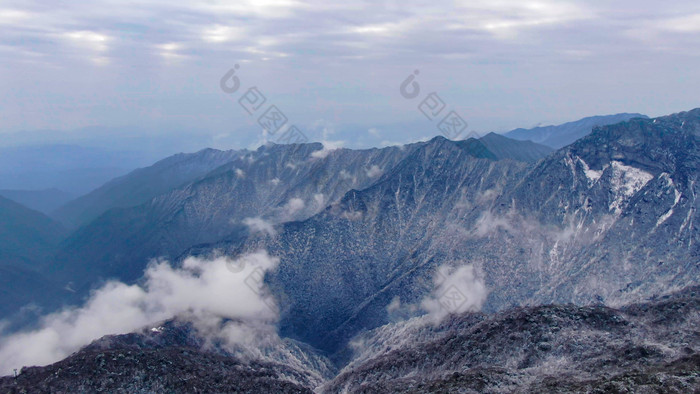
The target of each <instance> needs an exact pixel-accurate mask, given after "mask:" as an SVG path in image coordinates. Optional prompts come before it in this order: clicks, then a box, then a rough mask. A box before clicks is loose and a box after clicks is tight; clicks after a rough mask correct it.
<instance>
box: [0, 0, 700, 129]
mask: <svg viewBox="0 0 700 394" xmlns="http://www.w3.org/2000/svg"><path fill="white" fill-rule="evenodd" d="M698 32H700V5H698V4H697V2H691V1H676V2H671V3H657V2H648V1H643V2H638V1H634V2H633V1H627V0H624V1H620V2H614V3H610V2H603V1H588V2H583V1H554V0H540V1H525V2H523V1H510V0H495V1H455V2H451V3H449V4H445V5H442V4H438V3H435V2H422V1H401V2H399V1H385V2H364V1H354V2H342V3H340V2H339V3H335V4H334V3H330V2H323V1H309V2H300V1H295V0H264V1H250V0H249V1H236V2H230V1H209V2H188V3H172V2H166V1H160V0H147V1H140V2H132V1H112V0H98V1H95V2H90V3H64V4H62V5H60V6H57V5H55V3H54V2H46V1H22V2H19V1H13V0H10V1H6V2H3V4H2V5H0V58H2V62H0V63H1V64H2V65H0V108H1V109H0V116H2V118H3V120H4V122H3V123H4V124H3V125H2V127H1V130H0V131H16V130H21V129H39V128H49V129H73V128H79V127H82V126H87V125H95V124H102V125H107V126H125V125H142V126H143V125H145V127H146V128H153V129H156V128H172V127H175V126H178V127H187V128H192V129H201V130H203V131H204V132H207V133H210V134H212V133H213V135H217V136H220V137H221V138H223V139H224V140H226V141H230V140H231V137H232V136H231V134H232V133H233V134H234V137H235V138H233V140H236V141H240V140H251V141H252V140H255V137H254V136H251V135H250V133H254V134H256V133H258V131H257V130H256V126H255V119H254V118H251V117H248V116H247V114H246V113H245V112H243V110H242V109H241V108H239V107H238V106H237V104H236V103H235V101H234V100H229V97H227V96H226V95H225V94H223V93H222V92H221V91H220V90H219V89H218V79H219V78H220V76H221V75H222V74H223V73H224V72H226V71H227V70H228V69H230V68H231V67H232V65H233V64H235V63H238V64H240V65H241V69H240V76H241V80H242V82H243V85H244V88H248V87H251V86H258V87H259V88H260V89H261V91H263V92H264V93H265V94H266V96H267V97H268V99H269V102H270V103H274V104H276V105H277V106H278V107H280V108H281V109H282V110H283V111H284V112H285V113H286V115H287V116H288V117H289V118H290V120H291V121H293V122H295V123H297V124H302V125H307V126H308V125H312V124H314V122H317V121H318V120H320V119H324V120H325V121H327V122H331V123H333V124H335V125H336V126H337V127H338V128H339V134H340V137H341V138H339V139H344V140H349V141H360V140H366V141H367V143H371V141H375V140H376V141H381V140H395V139H396V138H400V141H406V140H410V139H415V138H417V137H420V136H423V135H425V134H427V135H432V134H436V133H437V132H435V130H433V129H434V127H433V126H432V125H430V124H429V123H419V124H418V125H419V126H420V127H419V128H421V130H420V131H418V130H409V131H408V134H409V135H405V134H404V135H400V134H398V135H397V134H396V132H395V131H396V130H397V129H401V128H403V129H406V127H402V126H401V125H404V124H406V123H413V122H418V121H421V120H422V119H421V115H420V114H419V113H418V112H417V111H416V110H415V104H416V103H413V102H408V101H407V100H404V99H403V98H401V97H400V96H399V95H398V94H397V88H398V84H399V83H400V82H401V81H402V80H403V79H404V78H405V76H406V75H408V73H410V72H411V71H412V70H413V69H415V68H420V69H421V78H422V80H421V83H422V84H423V86H424V87H425V88H426V89H429V90H434V91H437V92H439V93H440V94H441V96H442V97H443V98H444V99H445V101H447V102H448V104H449V105H450V106H451V107H455V108H456V109H457V110H458V111H460V113H462V115H463V116H464V117H465V118H467V119H468V120H469V123H471V124H472V126H473V127H476V128H478V129H480V130H482V131H489V130H493V129H504V128H509V127H516V126H528V125H530V124H535V123H539V122H558V121H565V120H571V119H573V118H576V117H581V116H585V115H590V114H595V113H612V112H621V111H638V112H646V113H648V114H649V115H658V114H662V113H666V112H673V111H678V110H683V109H688V108H690V107H692V106H697V103H696V102H694V101H695V100H696V92H697V90H698V87H700V84H699V83H698V77H697V73H696V72H695V70H697V69H698V66H700V64H699V63H700V62H699V59H698V55H700V53H699V52H698V48H700V46H699V45H698V44H699V43H700V42H698V41H699V38H698V37H700V35H698ZM341 125H343V127H344V128H342V127H340V126H341ZM349 125H356V127H350V126H349ZM370 128H372V129H374V130H375V132H373V133H369V132H368V130H369V129H370ZM377 132H378V133H379V134H382V133H383V135H379V136H377V135H375V134H376V133H377ZM235 133H238V134H235ZM310 133H311V134H313V133H314V131H313V130H311V131H310ZM359 133H364V134H363V135H359ZM365 134H366V135H365ZM243 137H245V138H243ZM311 137H312V139H314V137H315V136H314V135H312V136H311ZM317 137H318V138H320V131H319V136H317ZM227 138H228V139H227Z"/></svg>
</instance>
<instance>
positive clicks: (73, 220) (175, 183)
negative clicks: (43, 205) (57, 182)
mask: <svg viewBox="0 0 700 394" xmlns="http://www.w3.org/2000/svg"><path fill="white" fill-rule="evenodd" d="M244 154H245V151H240V152H239V151H220V150H216V149H204V150H201V151H199V152H197V153H189V154H185V153H180V154H177V155H174V156H170V157H168V158H166V159H163V160H161V161H158V162H157V163H155V164H153V165H152V166H149V167H145V168H140V169H137V170H134V171H132V172H130V173H129V174H127V175H124V176H121V177H119V178H116V179H113V180H111V181H109V182H107V183H106V184H104V185H102V186H100V187H99V188H97V189H95V190H93V191H92V192H90V193H88V194H86V195H84V196H82V197H79V198H77V199H75V200H73V201H70V202H68V203H67V204H65V205H63V206H62V207H60V208H59V209H57V210H56V211H55V212H53V216H54V217H56V218H57V219H59V220H61V221H62V222H63V223H64V224H66V225H68V226H71V227H79V226H81V225H84V224H86V223H89V222H91V221H92V220H94V219H96V218H97V217H98V216H100V215H101V214H103V213H105V212H106V211H108V210H110V209H112V208H125V207H131V206H135V205H139V204H142V203H144V202H146V201H148V200H150V199H152V198H153V197H155V196H158V195H160V194H163V193H166V192H169V191H171V190H172V189H175V188H176V187H179V186H182V185H184V184H187V183H190V182H192V181H194V180H195V179H197V178H198V177H200V176H202V175H205V174H206V173H208V172H209V171H211V170H213V169H215V168H217V167H219V166H221V165H223V164H225V163H227V162H229V161H232V160H233V159H234V158H236V157H239V156H241V155H244Z"/></svg>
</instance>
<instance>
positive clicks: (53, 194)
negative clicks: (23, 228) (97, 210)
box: [0, 189, 75, 215]
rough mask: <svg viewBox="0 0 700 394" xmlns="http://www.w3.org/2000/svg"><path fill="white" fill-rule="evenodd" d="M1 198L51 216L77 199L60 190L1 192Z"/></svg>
mask: <svg viewBox="0 0 700 394" xmlns="http://www.w3.org/2000/svg"><path fill="white" fill-rule="evenodd" d="M0 196H2V197H5V198H7V199H9V200H12V201H15V202H17V203H19V204H22V205H24V206H25V207H27V208H30V209H33V210H35V211H39V212H41V213H43V214H45V215H49V214H50V213H51V212H53V210H55V209H56V208H58V207H60V206H61V205H63V204H65V203H67V202H68V201H70V200H72V199H74V198H75V196H74V195H72V194H70V193H66V192H64V191H62V190H58V189H44V190H8V189H5V190H0Z"/></svg>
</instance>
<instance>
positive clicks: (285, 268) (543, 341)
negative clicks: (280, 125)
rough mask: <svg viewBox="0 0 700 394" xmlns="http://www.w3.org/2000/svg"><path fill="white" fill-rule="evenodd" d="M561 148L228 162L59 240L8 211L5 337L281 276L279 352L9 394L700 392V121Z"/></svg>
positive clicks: (625, 121) (98, 365)
mask: <svg viewBox="0 0 700 394" xmlns="http://www.w3.org/2000/svg"><path fill="white" fill-rule="evenodd" d="M599 123H605V125H603V126H595V125H596V124H599ZM562 127H563V128H562V130H561V137H562V138H564V136H565V135H566V138H573V136H578V135H580V136H581V137H580V138H578V137H577V138H578V139H576V140H575V141H573V140H572V141H570V142H567V143H566V144H564V145H565V146H557V145H558V143H555V142H552V141H554V140H553V139H552V136H551V135H549V134H547V133H553V132H554V131H552V130H549V129H548V130H540V129H537V130H534V131H533V130H531V131H528V132H525V131H522V132H518V133H515V131H513V132H511V133H508V134H506V135H498V134H493V133H491V134H488V135H486V136H484V137H481V138H478V139H475V138H470V139H467V140H462V141H451V140H448V139H445V138H443V137H435V138H433V139H431V140H429V141H425V142H418V143H413V144H408V145H404V146H393V147H387V148H381V149H377V148H374V149H363V150H351V149H342V148H333V147H330V146H326V145H324V144H321V143H308V144H292V145H277V144H272V143H269V144H266V145H263V146H261V147H260V148H258V149H257V150H239V151H219V150H214V149H206V150H202V151H199V152H196V153H192V154H180V155H176V156H172V157H169V158H167V159H165V160H162V161H159V162H157V163H156V164H154V165H153V166H151V167H147V168H143V169H139V170H136V171H133V172H131V173H129V174H127V175H124V176H122V177H120V178H116V179H114V180H113V181H110V182H109V183H107V184H105V185H104V186H102V187H100V188H98V189H96V190H95V191H93V192H91V193H89V194H87V195H85V196H83V197H81V198H79V199H77V200H74V201H73V202H70V203H68V204H67V205H64V206H63V207H61V208H59V209H58V210H56V211H55V212H54V213H53V215H54V217H56V218H58V219H59V220H60V223H59V221H57V220H54V219H50V218H48V217H47V216H46V215H43V214H41V213H39V212H35V211H32V210H29V209H27V208H25V207H22V206H21V205H19V204H16V203H14V202H12V201H9V200H6V199H3V198H2V197H0V217H2V218H3V219H4V220H3V222H0V235H2V237H0V240H1V241H2V242H3V244H2V245H0V246H1V247H0V253H5V255H3V259H2V261H3V265H2V266H1V267H0V269H2V270H4V271H3V274H2V276H1V277H2V278H3V281H2V283H0V286H1V287H0V292H3V295H5V294H7V295H8V297H9V298H8V299H9V300H10V302H9V305H5V306H4V309H3V310H0V312H1V314H0V316H5V317H7V316H11V315H12V314H18V313H20V311H21V309H22V307H24V306H26V303H27V301H28V300H31V301H32V302H33V303H34V304H36V306H37V307H40V308H43V309H42V311H51V310H58V308H59V307H60V306H61V305H62V304H63V305H69V304H76V303H77V304H79V303H83V302H85V301H86V300H88V299H90V297H92V296H94V294H95V293H96V291H97V289H98V288H100V286H103V285H104V284H105V281H107V280H118V281H120V282H122V283H123V284H124V285H125V286H126V285H128V286H139V285H141V284H142V283H143V282H144V281H145V280H147V279H148V278H144V272H146V271H147V270H148V269H149V267H153V264H154V262H163V261H168V262H169V264H171V265H172V266H173V267H175V268H187V267H188V264H191V260H190V259H192V258H197V259H202V260H212V259H216V258H219V257H220V256H229V257H230V258H238V257H240V256H248V255H251V254H254V253H258V252H259V251H261V250H263V251H265V252H266V253H268V254H269V255H270V256H274V258H275V259H278V263H277V264H276V267H275V269H272V270H270V271H268V272H267V273H266V275H264V283H265V287H266V288H267V289H268V291H269V293H270V296H271V297H272V299H274V303H275V305H276V306H277V307H278V310H276V315H277V318H278V320H277V321H276V323H275V327H276V328H275V329H276V332H277V333H278V334H279V336H280V339H279V340H277V339H276V340H274V341H272V342H266V343H267V344H268V345H267V346H268V347H266V348H265V349H266V350H264V351H262V353H261V350H259V349H258V350H250V349H248V350H246V351H243V352H231V351H230V349H224V348H221V347H220V346H218V345H217V344H216V343H214V344H211V343H209V342H207V341H204V339H202V335H203V333H202V332H201V330H200V331H198V329H197V327H196V325H195V326H188V325H187V324H186V323H183V322H181V321H178V320H177V319H176V320H174V321H168V322H164V323H159V324H160V325H158V326H154V327H149V328H146V329H145V330H144V331H142V332H138V333H132V334H127V333H115V334H124V335H122V336H116V337H105V338H103V339H101V340H99V341H97V342H95V343H93V344H92V345H90V346H88V347H86V348H84V349H82V350H80V352H78V353H75V354H74V355H72V356H70V357H69V358H68V359H66V360H64V361H61V362H60V363H59V364H55V365H53V366H49V367H37V368H29V369H25V370H23V372H22V374H21V375H20V377H18V378H17V379H15V378H3V380H1V381H0V387H4V388H6V389H8V390H14V389H16V390H17V391H18V392H20V391H21V390H22V387H32V386H31V385H36V386H34V387H44V389H45V390H48V391H50V390H63V389H65V388H67V387H71V385H72V387H83V388H84V390H86V391H92V390H96V389H98V388H99V389H109V390H114V389H125V388H126V387H129V389H133V390H147V391H168V390H178V389H187V388H192V387H195V386H194V385H203V386H201V387H207V390H211V391H221V390H222V388H223V387H228V386H227V385H230V384H231V382H234V381H238V382H245V383H241V384H246V385H247V384H249V385H247V386H240V387H241V390H242V391H248V392H255V390H256V388H260V387H267V388H269V389H270V390H273V389H274V390H279V391H283V392H287V391H288V392H304V391H308V390H314V389H316V390H317V391H318V390H320V391H321V392H376V391H384V390H387V389H389V385H391V387H393V390H395V391H397V392H414V391H427V390H431V391H435V390H438V391H439V390H443V391H450V390H457V389H458V388H461V389H464V390H467V391H469V390H472V391H484V390H486V391H492V392H512V391H528V390H529V391H559V390H564V391H566V390H568V391H582V390H606V389H607V388H610V387H623V388H635V387H647V388H649V390H652V389H659V390H678V391H680V392H683V391H687V389H689V388H696V389H697V385H698V382H700V368H698V355H697V354H698V353H697V352H698V350H699V349H700V348H699V347H698V342H697V332H696V330H695V329H694V327H695V326H696V325H697V322H696V321H695V320H697V319H695V316H696V315H697V306H698V298H697V297H698V296H697V288H696V287H693V286H697V285H698V278H700V247H699V246H698V245H699V243H698V241H699V240H700V239H699V238H700V232H699V231H698V208H699V204H700V202H699V201H698V198H697V196H698V193H699V190H698V175H699V172H698V168H700V150H699V149H698V143H699V139H700V109H694V110H691V111H688V112H681V113H677V114H673V115H669V116H663V117H658V118H654V119H648V118H646V117H644V116H640V115H639V114H620V115H615V116H613V117H607V118H586V119H584V120H581V121H579V122H574V123H571V124H567V125H564V126H562ZM586 128H588V129H590V130H589V131H588V132H586V131H585V129H586ZM516 131H517V130H516ZM513 133H515V135H516V136H517V137H518V138H509V137H513V136H514V134H513ZM557 133H559V132H557ZM526 137H527V138H526ZM538 141H539V142H538ZM559 141H560V142H561V141H563V140H559ZM544 142H547V144H544ZM548 144H550V145H552V146H547V145H548ZM555 146H556V148H557V149H556V150H555V149H554V147H555ZM66 228H69V229H71V230H67V229H66ZM17 229H21V231H17ZM24 245H30V246H31V247H26V248H24V247H23V246H24ZM5 273H7V275H6V274H5ZM5 278H10V279H9V280H5ZM49 278H50V279H49ZM17 283H24V285H23V286H17V285H16V284H17ZM37 289H42V291H43V292H42V293H37V294H34V292H35V291H36V290H37ZM448 296H449V297H452V298H450V299H449V300H448V299H447V298H445V297H448ZM454 297H456V298H454ZM454 300H459V301H460V302H459V303H458V304H459V305H456V306H455V305H452V306H455V308H454V309H452V308H451V307H450V305H451V304H450V303H449V302H447V301H454ZM231 302H235V300H234V301H231ZM11 328H12V329H13V330H18V329H20V327H19V326H18V325H14V326H11ZM151 328H154V329H155V330H151ZM6 330H8V329H7V328H6ZM272 336H273V337H274V335H272ZM202 341H204V342H206V346H204V345H205V343H204V342H202ZM203 349H204V350H203ZM511 349H516V350H517V351H518V353H517V354H514V353H512V352H511ZM251 352H252V353H251ZM251 354H254V355H256V356H255V357H253V359H251V356H250V355H251ZM105 360H112V361H114V362H109V361H105ZM251 360H254V361H251ZM168 362H170V363H171V364H172V365H174V366H175V370H177V371H181V372H177V373H175V372H172V373H169V372H165V365H166V363H168ZM143 363H149V365H150V364H151V363H152V364H154V365H156V366H155V367H154V368H155V369H154V371H157V372H153V373H152V374H149V373H146V372H145V371H144V369H143V367H140V366H139V365H142V364H143ZM256 363H257V364H256ZM193 364H197V365H200V366H202V367H201V368H199V369H191V367H189V366H188V365H193ZM168 365H170V364H168ZM603 370H604V371H605V373H603V372H601V371H603ZM58 371H65V372H61V373H59V372H58ZM95 371H100V372H95ZM186 371H199V372H196V373H195V375H191V376H190V375H188V376H190V377H188V378H187V379H185V380H186V382H185V381H183V379H178V378H177V375H179V374H185V373H189V372H186ZM192 373H194V372H192ZM153 374H155V375H157V376H158V378H154V377H152V375H153ZM107 375H110V376H114V379H112V380H103V379H102V377H104V376H107ZM88 376H89V378H88ZM202 376H206V379H204V380H202V378H201V377H202ZM205 381H206V383H205ZM95 384H98V385H99V386H95ZM28 385H29V386H28ZM129 385H131V386H129ZM197 387H200V386H197ZM620 390H621V389H620Z"/></svg>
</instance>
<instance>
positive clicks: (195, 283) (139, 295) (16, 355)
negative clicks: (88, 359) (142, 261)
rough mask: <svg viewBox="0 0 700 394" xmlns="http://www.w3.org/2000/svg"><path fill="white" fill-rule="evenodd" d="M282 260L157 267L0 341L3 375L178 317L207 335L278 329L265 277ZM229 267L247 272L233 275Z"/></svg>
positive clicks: (260, 256) (261, 256)
mask: <svg viewBox="0 0 700 394" xmlns="http://www.w3.org/2000/svg"><path fill="white" fill-rule="evenodd" d="M278 262H279V260H278V259H277V258H274V257H271V256H269V255H268V254H267V253H266V252H258V253H253V254H249V255H245V256H242V257H240V258H239V259H235V260H231V259H229V258H227V257H218V258H215V259H213V260H203V259H199V258H195V257H189V258H187V259H186V260H185V261H184V262H183V264H182V267H181V268H173V267H171V266H170V265H169V264H168V263H167V262H157V263H152V264H151V265H150V266H149V267H148V269H147V270H146V272H145V276H144V277H145V283H144V284H143V285H126V284H124V283H121V282H109V283H107V284H105V285H104V286H103V287H102V288H100V289H98V290H96V291H95V292H94V293H93V294H92V296H91V297H90V299H89V300H88V301H87V302H86V303H85V304H84V305H83V306H82V307H79V308H72V309H66V310H63V311H61V312H57V313H53V314H51V315H48V316H46V317H45V318H44V319H43V320H42V322H41V325H40V327H39V328H37V329H36V330H34V331H29V332H23V333H18V334H14V335H10V336H7V337H4V338H2V339H0V374H3V375H4V374H9V373H10V372H11V371H12V369H14V368H18V369H19V368H21V367H22V366H30V365H45V364H49V363H52V362H56V361H59V360H61V359H63V358H65V357H67V356H68V355H70V354H71V353H73V352H75V351H77V350H78V349H80V348H81V347H83V346H85V345H87V344H89V343H90V342H91V341H93V340H95V339H98V338H100V337H102V336H104V335H110V334H124V333H128V332H133V331H135V330H138V329H140V328H143V327H144V326H148V325H153V324H155V323H157V322H160V321H163V320H166V319H169V318H172V317H175V316H178V317H181V318H184V319H186V320H189V321H192V322H194V323H195V326H196V327H198V328H201V329H207V330H212V329H214V328H215V327H219V329H220V328H221V325H220V323H221V322H222V319H237V320H243V321H246V322H248V323H250V324H251V325H253V326H255V325H258V326H260V325H267V324H272V323H274V322H275V321H276V319H277V312H276V311H275V310H274V309H273V308H274V301H273V299H272V297H271V296H270V295H269V294H268V293H267V292H266V289H265V287H264V285H263V284H262V277H263V275H264V273H265V272H266V271H268V270H272V269H275V267H276V266H277V264H278ZM230 264H234V265H236V266H237V267H239V268H240V269H239V270H237V271H236V272H235V273H234V272H233V271H232V270H230V269H229V268H228V267H229V265H230ZM247 331H248V330H247V329H245V328H240V327H238V328H236V327H230V326H226V325H224V326H223V331H221V332H218V333H217V335H221V336H224V337H225V336H226V334H232V336H230V337H228V340H230V341H231V343H234V342H236V341H239V340H242V339H245V338H248V336H246V335H244V333H245V332H247ZM233 334H235V335H233Z"/></svg>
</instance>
